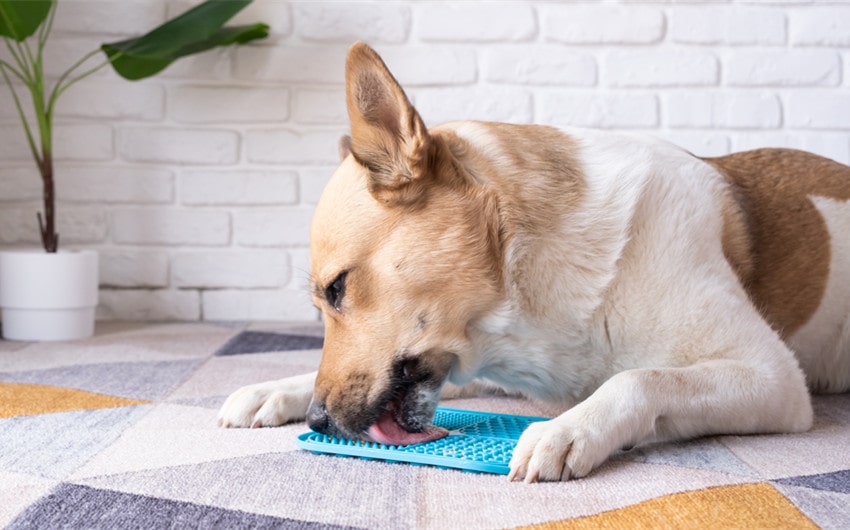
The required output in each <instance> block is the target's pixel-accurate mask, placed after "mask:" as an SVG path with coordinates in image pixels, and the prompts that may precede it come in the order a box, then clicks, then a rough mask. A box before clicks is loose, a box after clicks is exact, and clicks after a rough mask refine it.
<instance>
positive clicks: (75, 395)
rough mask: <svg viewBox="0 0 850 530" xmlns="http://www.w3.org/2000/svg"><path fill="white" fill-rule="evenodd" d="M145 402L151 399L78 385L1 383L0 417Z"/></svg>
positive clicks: (122, 405)
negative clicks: (136, 397) (92, 390)
mask: <svg viewBox="0 0 850 530" xmlns="http://www.w3.org/2000/svg"><path fill="white" fill-rule="evenodd" d="M146 403H149V401H144V400H139V399H127V398H122V397H117V396H109V395H106V394H98V393H95V392H86V391H85V390H77V389H75V388H64V387H57V386H47V385H35V384H28V383H4V382H0V418H12V417H15V416H34V415H37V414H49V413H54V412H69V411H72V410H94V409H106V408H113V407H126V406H130V405H144V404H146Z"/></svg>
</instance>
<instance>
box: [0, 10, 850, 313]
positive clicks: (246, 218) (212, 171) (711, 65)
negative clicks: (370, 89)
mask: <svg viewBox="0 0 850 530" xmlns="http://www.w3.org/2000/svg"><path fill="white" fill-rule="evenodd" d="M192 3H193V0H174V1H172V0H75V1H69V0H60V12H59V13H58V15H57V19H56V24H55V32H54V35H53V36H52V38H51V41H50V44H49V48H48V56H47V59H46V69H47V72H48V74H49V75H52V76H56V75H58V73H60V72H61V71H62V70H63V69H64V67H65V66H66V65H68V64H70V63H71V62H73V61H75V60H76V59H78V58H79V57H81V56H82V55H83V54H85V53H86V52H88V51H90V50H91V49H94V48H96V47H97V46H98V45H99V44H100V43H101V42H106V41H110V40H118V39H120V38H123V37H126V36H129V35H132V34H135V33H139V32H143V31H145V30H147V29H148V28H150V27H151V26H153V25H154V24H156V23H158V22H160V21H162V20H165V17H166V16H173V15H175V14H177V13H179V12H180V11H181V10H182V9H185V8H186V7H187V6H188V5H191V4H192ZM255 20H264V21H266V22H268V23H270V24H271V25H272V34H271V36H270V38H269V39H267V40H266V41H264V42H261V43H257V44H253V45H250V46H246V47H241V48H235V49H227V50H215V51H212V52H209V53H207V54H204V55H202V56H198V57H192V58H189V59H184V60H182V61H180V62H178V63H176V64H174V65H172V66H171V67H170V68H169V69H168V70H166V71H165V72H162V73H161V74H160V75H158V76H156V77H154V78H151V79H148V80H145V81H141V82H134V83H131V82H126V81H123V80H121V79H119V78H118V77H117V76H116V75H115V74H114V73H112V72H111V71H109V70H108V69H104V70H102V71H100V72H98V73H97V74H95V75H94V76H92V77H91V78H90V79H88V80H86V81H84V82H83V83H81V84H80V85H78V86H76V87H74V88H72V89H71V90H70V91H68V92H67V93H66V94H65V95H64V96H63V98H62V99H61V100H60V103H59V106H58V107H57V109H56V113H57V126H56V159H57V167H56V173H57V180H58V183H57V190H58V195H59V199H60V202H59V227H60V233H61V241H62V242H63V243H65V244H66V245H68V246H75V247H90V248H96V249H98V250H99V251H100V255H101V284H102V290H101V307H100V310H99V316H100V318H104V319H115V318H129V319H181V320H197V319H210V320H234V319H235V320H244V319H291V320H304V319H308V320H309V319H315V318H316V317H317V313H316V311H315V310H314V309H313V308H312V307H311V304H310V301H309V296H308V295H307V292H306V283H307V278H308V276H309V253H308V250H307V247H308V243H309V222H310V217H311V214H312V210H313V208H314V205H315V204H316V201H317V200H318V198H319V195H320V193H321V190H322V188H323V186H324V185H325V183H326V182H327V179H328V177H329V176H330V173H331V172H332V171H333V167H334V165H335V163H336V158H337V147H336V146H337V139H338V138H339V136H340V135H341V134H344V133H345V132H346V131H347V128H348V126H347V116H346V111H345V102H344V86H343V68H344V61H345V51H346V48H347V46H348V45H349V44H350V43H351V41H353V40H355V39H363V40H366V41H367V42H370V43H371V44H373V45H374V46H375V47H376V48H377V49H378V51H379V52H381V54H382V55H383V56H384V58H385V60H386V61H387V63H388V64H389V65H390V68H391V69H392V70H393V72H394V73H395V74H396V76H397V77H398V79H399V80H400V81H401V82H402V83H403V84H405V86H406V87H407V88H408V93H409V94H410V96H411V98H412V99H413V100H414V102H415V103H416V105H417V107H418V108H419V109H420V111H421V113H422V115H423V117H424V119H425V121H426V122H427V123H429V124H436V123H439V122H442V121H447V120H452V119H458V118H477V119H490V120H505V121H514V122H522V123H526V122H536V123H547V124H553V125H578V126H588V127H601V128H607V129H623V130H630V131H638V132H646V133H650V134H655V135H658V136H661V137H664V138H667V139H669V140H671V141H674V142H676V143H679V144H681V145H683V146H684V147H686V148H688V149H691V150H693V151H694V152H695V153H697V154H703V155H719V154H723V153H727V152H729V151H733V150H741V149H750V148H755V147H760V146H787V147H797V148H803V149H808V150H811V151H814V152H817V153H820V154H822V155H825V156H829V157H831V158H834V159H836V160H839V161H841V162H844V163H848V162H850V92H848V88H850V3H848V2H840V1H820V0H764V1H760V0H726V1H709V0H690V1H679V0H667V1H661V0H658V1H653V2H648V1H647V2H641V1H635V0H606V1H588V2H561V3H555V2H549V1H545V0H540V1H504V2H496V1H484V2H441V1H431V0H400V1H393V2H384V1H365V0H364V1H351V2H339V1H313V2H287V1H283V0H256V1H255V2H254V4H252V5H251V6H249V8H247V9H246V10H245V11H244V12H243V13H240V14H239V16H238V17H237V18H236V19H235V21H234V22H238V23H247V22H253V21H255ZM103 28H108V30H107V31H109V33H103V31H104V29H103ZM0 48H2V47H0ZM0 58H3V59H8V57H7V56H6V54H5V52H4V51H0ZM40 196H41V190H40V188H39V185H38V181H37V177H36V173H35V170H34V167H33V165H32V164H31V162H30V160H29V152H28V149H27V146H26V142H25V141H24V139H23V135H22V133H21V130H20V128H19V126H18V123H17V115H16V113H15V111H14V107H13V105H12V100H11V98H10V97H9V95H8V93H7V90H6V87H5V86H3V87H0V246H4V247H6V246H18V245H35V244H37V238H38V235H37V234H38V231H37V224H36V219H35V211H36V210H37V209H38V207H39V199H40Z"/></svg>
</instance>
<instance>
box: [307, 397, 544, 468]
mask: <svg viewBox="0 0 850 530" xmlns="http://www.w3.org/2000/svg"><path fill="white" fill-rule="evenodd" d="M548 419H549V418H538V417H534V416H514V415H510V414H496V413H492V412H479V411H474V410H461V409H452V408H446V407H438V408H437V411H436V413H435V415H434V425H438V426H440V427H443V428H445V429H448V431H449V435H448V436H446V437H444V438H440V439H439V440H434V441H431V442H425V443H421V444H412V445H384V444H380V443H375V442H364V441H362V440H347V439H344V438H335V437H333V436H328V435H326V434H320V433H317V432H313V431H310V432H306V433H304V434H302V435H300V436H299V437H298V441H297V444H298V446H299V447H300V448H302V449H306V450H308V451H312V452H314V453H323V454H333V455H340V456H355V457H359V458H365V459H370V460H384V461H387V462H405V463H408V464H416V465H429V466H436V467H441V468H451V469H462V470H464V471H474V472H479V473H495V474H499V475H507V474H508V472H509V471H510V468H509V467H508V464H509V463H510V461H511V455H512V454H513V450H514V447H515V446H516V443H517V441H518V440H519V437H520V435H521V434H522V433H523V431H525V428H526V427H528V425H529V424H531V423H534V422H537V421H545V420H548Z"/></svg>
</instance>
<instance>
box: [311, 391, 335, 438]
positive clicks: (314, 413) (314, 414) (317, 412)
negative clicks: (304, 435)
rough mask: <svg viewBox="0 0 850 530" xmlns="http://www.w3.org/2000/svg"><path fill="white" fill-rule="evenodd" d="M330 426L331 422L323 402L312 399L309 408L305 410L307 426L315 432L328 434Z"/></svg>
mask: <svg viewBox="0 0 850 530" xmlns="http://www.w3.org/2000/svg"><path fill="white" fill-rule="evenodd" d="M330 424H331V420H330V417H329V416H328V411H327V409H325V404H324V402H322V401H319V400H317V399H315V398H314V399H313V400H312V401H310V408H308V409H307V425H309V426H310V428H311V429H313V430H314V431H316V432H320V433H322V434H329V432H328V431H329V430H330Z"/></svg>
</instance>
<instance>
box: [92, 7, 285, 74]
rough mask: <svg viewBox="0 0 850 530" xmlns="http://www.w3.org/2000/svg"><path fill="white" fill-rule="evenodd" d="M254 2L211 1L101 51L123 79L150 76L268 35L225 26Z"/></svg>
mask: <svg viewBox="0 0 850 530" xmlns="http://www.w3.org/2000/svg"><path fill="white" fill-rule="evenodd" d="M249 3H251V0H209V1H207V2H204V3H203V4H201V5H199V6H196V7H194V8H192V9H190V10H189V11H187V12H185V13H183V14H182V15H180V16H178V17H177V18H174V19H172V20H170V21H168V22H166V23H165V24H163V25H161V26H159V27H157V28H155V29H153V30H152V31H150V32H148V33H146V34H145V35H142V36H141V37H138V38H135V39H128V40H123V41H119V42H113V43H108V44H104V45H102V46H101V50H103V52H104V53H105V54H106V56H107V57H108V58H109V60H110V62H111V63H112V67H113V68H114V69H115V71H116V72H117V73H118V74H119V75H120V76H121V77H123V78H125V79H130V80H135V79H144V78H145V77H150V76H152V75H154V74H156V73H157V72H159V71H161V70H163V69H164V68H166V67H167V66H168V65H170V64H171V63H172V62H174V61H176V60H177V59H179V58H180V57H185V56H187V55H192V54H195V53H199V52H202V51H206V50H209V49H210V48H215V47H216V46H227V45H229V44H242V43H245V42H248V41H251V40H254V39H261V38H263V37H266V36H268V34H269V27H268V25H266V24H262V23H257V24H251V25H246V26H232V27H222V26H223V25H224V24H225V23H226V22H227V21H228V20H230V18H232V17H233V15H235V14H236V13H238V12H239V11H240V10H241V9H242V8H243V7H245V6H246V5H248V4H249Z"/></svg>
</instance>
